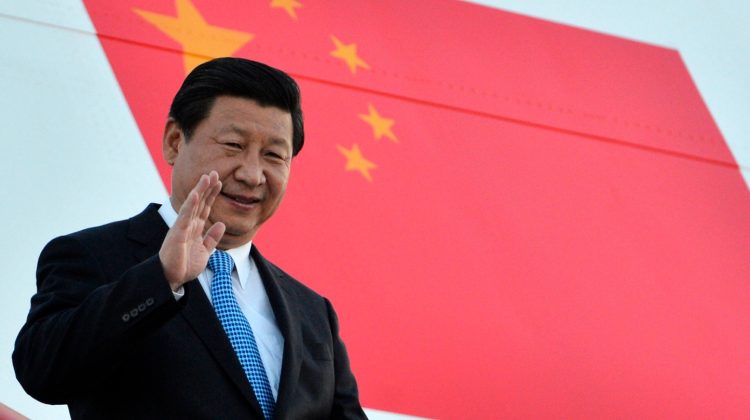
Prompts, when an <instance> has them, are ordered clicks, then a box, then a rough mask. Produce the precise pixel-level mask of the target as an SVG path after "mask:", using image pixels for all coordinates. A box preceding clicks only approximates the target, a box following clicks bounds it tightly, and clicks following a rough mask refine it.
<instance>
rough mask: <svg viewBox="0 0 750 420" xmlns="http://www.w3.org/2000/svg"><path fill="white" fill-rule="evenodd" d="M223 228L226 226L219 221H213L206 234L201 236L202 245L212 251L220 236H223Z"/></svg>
mask: <svg viewBox="0 0 750 420" xmlns="http://www.w3.org/2000/svg"><path fill="white" fill-rule="evenodd" d="M225 230H226V226H225V225H224V223H221V222H217V223H214V224H213V226H211V227H210V228H209V229H208V232H206V236H205V237H204V238H203V246H205V247H206V249H208V250H210V251H211V252H213V250H214V248H216V245H218V243H219V241H220V240H221V238H222V236H224V231H225Z"/></svg>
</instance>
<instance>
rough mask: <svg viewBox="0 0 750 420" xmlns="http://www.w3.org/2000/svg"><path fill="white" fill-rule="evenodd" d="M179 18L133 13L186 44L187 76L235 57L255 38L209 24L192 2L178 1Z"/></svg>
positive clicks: (184, 54)
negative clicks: (216, 59)
mask: <svg viewBox="0 0 750 420" xmlns="http://www.w3.org/2000/svg"><path fill="white" fill-rule="evenodd" d="M176 5H177V16H168V15H162V14H159V13H154V12H149V11H146V10H141V9H137V8H134V9H133V11H134V12H135V13H137V14H138V15H139V16H140V17H142V18H143V19H145V20H146V21H148V22H149V23H150V24H152V25H154V26H156V27H157V28H159V30H160V31H162V32H164V33H165V34H167V35H169V37H170V38H172V39H174V40H175V41H177V42H179V43H180V44H181V45H182V57H183V62H184V64H185V73H186V74H187V73H190V71H191V70H193V69H194V68H195V67H196V66H198V65H199V64H201V63H204V62H206V61H208V60H210V59H211V58H214V57H222V56H229V55H232V54H234V53H235V52H236V51H237V50H239V49H240V48H241V47H242V46H243V45H245V44H247V43H248V42H249V41H250V40H252V39H253V37H254V35H253V34H251V33H247V32H242V31H235V30H233V29H226V28H222V27H220V26H214V25H209V24H208V23H207V22H206V21H205V20H204V19H203V16H201V14H200V12H199V11H198V9H196V8H195V6H194V5H193V3H191V2H190V0H176Z"/></svg>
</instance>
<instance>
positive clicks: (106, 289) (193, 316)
mask: <svg viewBox="0 0 750 420" xmlns="http://www.w3.org/2000/svg"><path fill="white" fill-rule="evenodd" d="M158 207H159V206H158V205H156V204H151V205H149V206H148V207H147V208H146V210H144V211H143V212H142V213H141V214H139V215H137V216H135V217H133V218H131V219H129V220H125V221H120V222H115V223H111V224H108V225H104V226H101V227H96V228H91V229H87V230H83V231H81V232H77V233H74V234H71V235H67V236H63V237H60V238H57V239H55V240H53V241H51V242H50V243H49V244H48V245H47V246H46V247H45V249H44V250H43V251H42V254H41V256H40V258H39V265H38V268H37V288H38V292H37V294H36V295H35V296H34V297H33V298H32V300H31V311H30V313H29V317H28V320H27V322H26V324H25V325H24V327H23V328H22V329H21V332H20V333H19V335H18V338H17V340H16V347H15V351H14V353H13V364H14V367H15V370H16V376H17V377H18V380H19V381H20V382H21V385H23V387H24V389H25V390H26V391H27V392H28V393H29V394H30V395H31V396H33V397H34V398H36V399H38V400H39V401H42V402H46V403H50V404H68V406H69V409H70V412H71V416H72V417H73V418H74V419H105V418H106V419H111V418H128V419H147V418H159V419H167V418H180V419H193V418H194V419H199V418H206V419H209V418H210V419H232V418H247V419H255V418H257V419H261V418H262V414H261V410H260V406H259V405H258V402H257V400H256V398H255V395H254V393H253V391H252V389H251V387H250V383H249V382H248V380H247V379H246V378H245V376H244V374H243V371H242V367H241V366H240V363H239V361H238V359H237V357H236V355H235V353H234V351H233V350H232V347H231V344H230V343H229V339H228V338H227V336H226V334H225V333H224V330H223V329H222V327H221V324H220V323H219V320H218V318H217V317H216V314H215V312H214V310H213V308H212V306H211V304H210V303H209V301H208V299H207V297H206V295H205V293H204V292H203V289H202V287H201V286H200V284H199V283H198V282H197V281H192V282H189V283H187V284H186V285H185V296H184V297H183V298H182V299H180V301H175V299H174V297H173V295H172V291H171V289H170V288H169V286H168V284H167V281H166V279H165V278H164V274H163V271H162V268H161V263H160V261H159V259H158V255H157V254H158V251H159V248H160V247H161V243H162V241H163V239H164V235H165V234H166V232H167V226H166V224H165V223H164V221H163V220H162V218H161V216H160V215H159V214H158V212H157V210H158ZM251 257H252V258H254V259H255V262H256V264H257V266H258V270H259V272H260V274H261V277H262V279H263V284H264V286H265V288H266V292H267V293H268V298H269V299H270V301H271V305H272V307H273V311H274V314H275V316H276V321H277V323H278V326H279V329H280V330H281V333H282V334H283V335H284V340H285V341H284V355H283V363H282V370H281V381H280V385H279V396H278V400H277V405H276V413H275V418H278V419H317V418H364V413H363V411H362V409H361V407H360V404H359V399H358V393H357V385H356V382H355V380H354V376H353V375H352V372H351V370H350V368H349V359H348V356H347V354H346V350H345V348H344V344H343V343H342V341H341V339H340V337H339V332H338V321H337V319H336V314H335V312H334V311H333V308H332V307H331V304H330V302H328V300H327V299H325V298H323V297H321V296H320V295H318V294H317V293H315V292H313V291H312V290H310V289H309V288H307V287H306V286H304V285H303V284H301V283H299V282H298V281H296V280H295V279H293V278H292V277H290V276H289V275H288V274H286V273H284V272H283V271H282V270H281V269H279V268H278V267H276V266H275V265H273V264H271V263H270V262H269V261H267V260H266V259H265V258H263V257H262V256H261V255H260V254H259V253H258V251H257V250H256V249H255V247H253V249H252V251H251Z"/></svg>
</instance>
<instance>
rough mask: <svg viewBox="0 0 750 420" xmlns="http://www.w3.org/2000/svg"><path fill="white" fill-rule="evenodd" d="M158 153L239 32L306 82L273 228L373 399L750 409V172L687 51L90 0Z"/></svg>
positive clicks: (475, 10) (631, 411)
mask: <svg viewBox="0 0 750 420" xmlns="http://www.w3.org/2000/svg"><path fill="white" fill-rule="evenodd" d="M84 4H85V6H86V9H87V11H88V13H89V16H90V17H91V20H92V22H93V24H94V26H95V28H96V32H97V35H98V38H99V41H100V42H101V45H102V47H103V49H104V51H105V53H106V55H107V58H108V60H109V63H110V65H111V67H112V70H113V72H114V74H115V77H116V78H117V81H118V82H119V84H120V87H121V89H122V92H123V94H124V96H125V99H126V101H127V104H128V106H129V108H130V110H131V112H132V114H133V117H134V119H135V121H136V123H137V125H138V128H139V129H140V132H141V135H142V139H138V138H134V139H133V142H140V141H145V144H146V146H147V148H148V150H149V151H150V153H151V156H152V158H153V161H154V164H155V165H156V168H157V169H158V171H159V174H160V175H161V177H162V179H163V181H164V183H165V185H166V186H167V188H168V186H169V172H168V167H167V166H166V165H165V164H164V163H163V160H162V157H161V135H162V130H163V126H164V122H165V117H166V113H167V109H168V106H169V103H170V101H171V98H172V95H173V94H174V92H175V91H176V90H177V88H178V87H179V85H180V83H181V81H182V79H183V78H184V76H185V74H186V71H189V69H190V68H192V67H193V66H194V65H196V64H197V63H199V62H201V61H202V60H205V59H208V58H211V57H214V56H220V55H234V56H239V57H246V58H251V59H256V60H259V61H263V62H266V63H269V64H271V65H274V66H277V67H280V68H282V69H283V70H285V71H287V72H289V73H290V74H292V75H293V76H294V77H295V78H296V79H297V80H298V81H299V82H300V85H301V89H302V94H303V107H304V111H305V117H306V128H307V142H306V146H305V148H304V149H303V151H302V153H301V154H300V155H299V157H297V158H296V159H295V160H294V162H293V165H292V168H293V169H292V177H291V181H290V186H289V190H288V193H287V197H286V198H285V201H284V203H283V205H282V206H281V208H280V209H279V212H278V213H277V215H276V216H274V218H273V219H272V220H271V221H270V222H269V223H268V224H267V225H266V226H265V227H264V228H263V229H262V230H261V232H260V234H259V236H258V238H257V241H256V242H257V244H258V246H259V247H260V249H261V250H262V251H263V252H264V254H266V255H267V256H268V257H270V258H271V259H272V260H274V261H275V262H277V263H278V264H279V265H281V266H282V267H284V268H285V269H286V270H288V271H289V272H291V273H292V274H293V275H295V276H296V277H298V278H300V279H302V280H303V281H305V282H306V283H307V284H308V285H310V286H311V287H313V288H314V289H316V290H318V291H319V292H321V293H323V294H324V295H326V296H328V297H329V298H331V300H332V301H333V303H334V305H335V306H336V308H337V311H338V313H339V317H340V318H341V323H342V334H343V336H344V339H345V341H346V342H347V346H348V349H349V352H350V355H351V358H352V366H353V369H354V371H355V374H356V375H357V378H358V380H359V384H360V388H361V394H362V401H363V403H364V404H365V405H366V406H367V407H371V408H376V409H380V410H387V411H392V412H398V413H406V414H412V415H416V416H422V417H432V418H540V417H543V418H550V417H552V418H557V417H564V418H569V417H572V418H581V417H585V418H611V417H622V418H643V417H645V418H685V417H718V418H741V417H744V416H746V414H747V413H748V412H750V399H748V398H747V395H748V393H749V392H750V359H748V354H750V317H748V312H747V308H748V304H749V303H750V289H748V287H747V284H746V280H747V279H748V278H750V263H749V262H748V261H750V259H749V258H748V257H750V253H748V249H750V221H748V218H747V214H749V213H750V194H748V189H747V187H746V184H745V183H744V182H743V179H742V176H741V174H740V170H739V169H740V168H739V167H738V165H737V163H736V162H735V161H734V158H733V157H732V154H731V153H730V151H729V150H728V148H727V146H726V144H725V142H724V139H723V138H722V136H721V134H720V132H719V130H718V129H717V127H716V125H715V124H714V122H713V120H712V118H711V115H710V114H709V112H708V110H707V108H706V106H705V105H704V103H703V101H702V99H701V97H700V95H699V93H698V91H697V89H696V87H695V85H694V83H693V81H692V80H691V77H690V75H689V73H688V72H687V69H686V68H685V66H684V64H683V62H682V60H681V58H680V55H679V54H678V52H677V51H675V50H672V49H668V48H663V47H658V46H654V45H648V44H644V43H639V42H635V41H631V40H626V39H622V38H617V37H613V36H608V35H603V34H600V33H595V32H591V31H587V30H583V29H578V28H573V27H570V26H565V25H560V24H555V23H551V22H548V21H543V20H539V19H533V18H529V17H524V16H521V15H517V14H513V13H508V12H503V11H499V10H494V9H488V8H485V7H481V6H476V5H471V4H467V3H460V2H454V1H447V0H440V1H427V0H414V1H406V2H404V1H396V0H383V1H379V2H349V1H340V0H330V1H325V2H315V3H314V2H307V1H294V0H289V1H284V0H273V1H270V2H269V1H263V2H247V1H239V0H232V1H229V0H228V1H224V2H221V3H217V2H211V1H208V0H163V1H162V0H159V1H156V0H154V1H145V0H126V1H120V2H108V1H103V0H85V1H84Z"/></svg>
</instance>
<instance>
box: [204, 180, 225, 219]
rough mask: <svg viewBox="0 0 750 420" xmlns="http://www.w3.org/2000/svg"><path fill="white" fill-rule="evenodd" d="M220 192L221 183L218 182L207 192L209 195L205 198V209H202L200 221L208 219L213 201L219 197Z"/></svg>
mask: <svg viewBox="0 0 750 420" xmlns="http://www.w3.org/2000/svg"><path fill="white" fill-rule="evenodd" d="M220 192H221V181H218V183H217V184H216V185H214V186H213V188H211V189H210V190H209V194H208V196H207V197H206V200H205V207H204V208H203V212H201V218H202V219H208V216H209V214H211V207H212V206H213V204H214V201H215V200H216V197H217V196H218V195H219V193H220Z"/></svg>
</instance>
